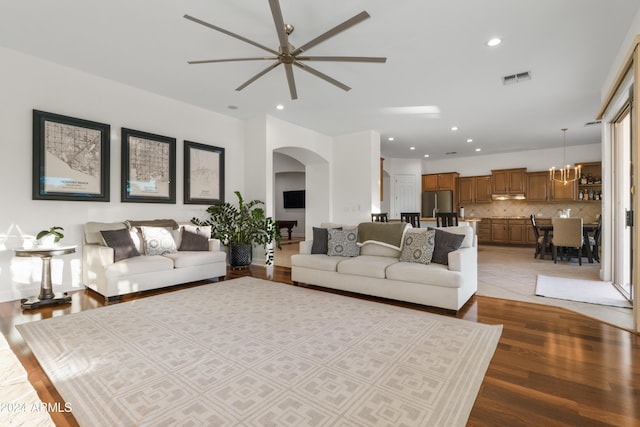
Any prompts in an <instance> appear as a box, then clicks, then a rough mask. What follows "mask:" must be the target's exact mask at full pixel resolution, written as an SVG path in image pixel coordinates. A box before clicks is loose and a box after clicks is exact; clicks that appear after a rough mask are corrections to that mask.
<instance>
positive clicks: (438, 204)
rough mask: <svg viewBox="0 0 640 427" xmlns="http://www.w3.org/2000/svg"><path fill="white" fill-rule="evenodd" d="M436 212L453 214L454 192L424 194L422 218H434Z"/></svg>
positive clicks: (428, 192) (442, 191) (443, 191)
mask: <svg viewBox="0 0 640 427" xmlns="http://www.w3.org/2000/svg"><path fill="white" fill-rule="evenodd" d="M436 212H453V191H451V190H441V191H424V192H422V217H423V218H432V217H434V216H435V213H436Z"/></svg>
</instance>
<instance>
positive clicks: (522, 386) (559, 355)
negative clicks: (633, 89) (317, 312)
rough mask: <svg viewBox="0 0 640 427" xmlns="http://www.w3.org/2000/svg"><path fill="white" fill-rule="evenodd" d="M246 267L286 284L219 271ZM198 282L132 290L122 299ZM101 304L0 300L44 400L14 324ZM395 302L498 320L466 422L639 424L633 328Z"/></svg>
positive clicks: (7, 328)
mask: <svg viewBox="0 0 640 427" xmlns="http://www.w3.org/2000/svg"><path fill="white" fill-rule="evenodd" d="M246 275H251V276H253V277H259V278H263V279H270V280H275V281H278V282H284V283H289V284H291V274H290V270H289V269H288V268H285V267H275V268H274V269H273V273H272V274H270V276H271V277H267V270H266V269H265V268H263V267H251V268H250V269H248V270H237V271H229V274H228V276H227V279H230V278H235V277H241V276H246ZM198 285H199V284H190V285H184V286H180V287H174V288H170V289H164V290H160V291H154V292H148V293H144V294H142V295H133V296H130V297H127V298H123V299H122V301H126V300H131V299H136V298H145V297H148V296H150V295H156V294H159V293H165V292H171V291H173V290H176V289H184V288H185V287H189V286H198ZM384 302H386V303H391V302H388V301H384ZM115 303H117V302H115ZM112 304H113V302H112ZM103 305H105V304H104V302H103V301H102V300H101V299H100V298H98V297H97V295H96V294H94V293H92V292H89V291H77V292H74V293H73V298H72V303H71V304H68V305H65V306H61V307H54V308H42V309H38V310H33V311H23V310H21V309H20V306H19V303H18V302H6V303H0V330H1V331H2V333H3V334H4V336H5V337H6V338H7V340H8V341H9V344H10V346H11V348H12V349H13V351H14V352H15V353H16V355H17V356H18V358H19V359H20V361H21V362H22V364H23V365H24V366H25V368H26V369H27V372H28V373H29V380H30V381H31V383H32V384H33V386H34V387H35V389H36V391H37V392H38V394H39V395H40V398H41V399H42V400H43V401H44V402H47V403H55V402H59V403H60V404H61V405H60V406H61V407H64V401H63V399H62V398H61V397H60V395H59V394H58V392H57V391H56V390H55V388H54V387H53V385H52V384H51V382H50V381H49V379H48V378H47V376H46V374H45V373H44V372H43V371H42V369H41V367H40V365H39V364H38V361H37V360H36V359H35V357H34V356H33V354H32V353H31V351H30V350H29V348H28V347H27V346H26V344H25V343H24V341H23V340H22V338H21V336H20V334H19V333H18V332H17V330H16V329H15V325H16V324H19V323H24V322H31V321H35V320H39V319H43V318H48V317H53V316H61V315H65V314H69V313H75V312H79V311H84V310H91V309H94V308H97V307H101V306H103ZM399 305H402V306H406V307H409V308H412V309H418V310H424V311H429V312H434V313H438V314H443V315H447V316H455V317H458V318H461V319H466V320H470V321H473V322H480V323H486V324H502V325H503V332H502V337H501V338H500V342H499V344H498V348H497V350H496V353H495V355H494V357H493V359H492V361H491V364H490V365H489V368H488V371H487V374H486V376H485V379H484V382H483V383H482V388H481V389H480V393H479V395H478V398H477V400H476V403H475V405H474V407H473V410H472V412H471V416H470V418H469V423H468V425H470V426H617V427H620V426H640V336H639V335H636V334H633V333H631V332H628V331H625V330H622V329H619V328H616V327H613V326H610V325H607V324H604V323H602V322H599V321H596V320H593V319H590V318H588V317H585V316H583V315H580V314H577V313H573V312H570V311H567V310H565V309H561V308H555V307H550V306H544V305H537V304H530V303H524V302H516V301H508V300H502V299H497V298H488V297H474V298H473V299H472V300H471V301H470V302H469V303H468V304H467V305H466V306H465V307H464V308H463V310H461V311H460V312H458V313H457V314H453V313H450V312H446V311H444V310H439V309H433V308H427V307H421V306H415V305H411V304H399ZM194 310H197V308H194ZM0 400H1V399H0ZM52 418H53V420H54V422H55V423H56V425H57V426H76V425H78V424H77V422H76V421H75V419H74V418H73V416H72V415H71V414H65V413H52Z"/></svg>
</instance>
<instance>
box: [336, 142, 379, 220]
mask: <svg viewBox="0 0 640 427" xmlns="http://www.w3.org/2000/svg"><path fill="white" fill-rule="evenodd" d="M331 175H332V177H333V179H334V184H333V192H332V200H333V203H334V206H333V221H335V222H339V223H344V224H358V223H360V222H363V221H371V212H379V211H380V188H379V184H378V182H379V179H380V135H379V134H378V133H377V132H374V131H366V132H359V133H354V134H350V135H344V136H340V137H338V138H336V139H335V143H334V153H333V163H332V174H331Z"/></svg>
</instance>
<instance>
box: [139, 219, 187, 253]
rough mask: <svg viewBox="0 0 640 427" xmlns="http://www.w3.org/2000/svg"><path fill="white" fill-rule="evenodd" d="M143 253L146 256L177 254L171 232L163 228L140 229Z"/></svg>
mask: <svg viewBox="0 0 640 427" xmlns="http://www.w3.org/2000/svg"><path fill="white" fill-rule="evenodd" d="M141 228H142V238H143V239H144V252H145V254H147V255H162V254H172V253H174V252H178V249H177V248H176V241H175V240H173V235H172V234H171V231H169V230H168V229H166V228H164V227H145V226H143V227H141Z"/></svg>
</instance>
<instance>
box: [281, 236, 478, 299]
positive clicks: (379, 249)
mask: <svg viewBox="0 0 640 427" xmlns="http://www.w3.org/2000/svg"><path fill="white" fill-rule="evenodd" d="M333 226H336V225H335V224H322V225H321V227H324V228H330V227H333ZM408 227H410V225H408ZM441 230H443V231H447V232H451V233H456V234H462V235H464V236H465V238H464V240H463V241H462V244H461V246H460V248H459V249H457V250H455V251H452V252H450V253H449V254H448V264H449V265H448V266H447V265H443V264H435V263H431V264H420V263H414V262H400V254H401V250H398V249H392V248H390V247H386V246H381V245H379V244H375V243H365V244H364V245H363V246H361V247H360V255H359V256H356V257H350V258H349V257H342V256H329V255H324V254H311V247H312V244H313V241H304V242H301V243H300V253H299V254H296V255H293V256H292V257H291V279H292V280H293V282H294V284H298V283H304V284H310V285H316V286H322V287H326V288H332V289H339V290H343V291H349V292H355V293H359V294H365V295H373V296H377V297H382V298H389V299H393V300H399V301H407V302H411V303H416V304H422V305H427V306H433V307H440V308H444V309H448V310H454V311H458V310H459V309H460V308H461V307H462V306H463V305H464V304H465V303H466V302H467V301H468V300H469V299H470V298H471V297H472V296H473V295H474V294H475V293H476V291H477V289H478V244H477V237H476V236H475V234H474V233H473V229H472V228H471V227H469V226H458V227H446V228H443V229H441Z"/></svg>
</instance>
